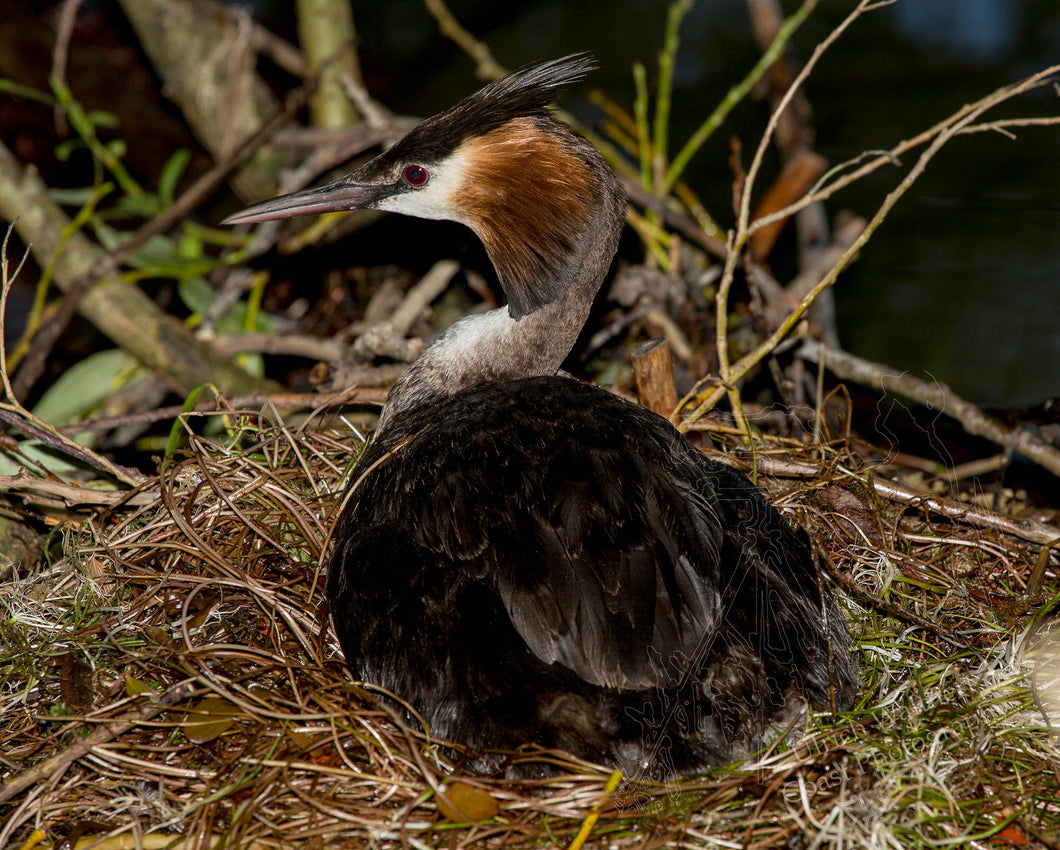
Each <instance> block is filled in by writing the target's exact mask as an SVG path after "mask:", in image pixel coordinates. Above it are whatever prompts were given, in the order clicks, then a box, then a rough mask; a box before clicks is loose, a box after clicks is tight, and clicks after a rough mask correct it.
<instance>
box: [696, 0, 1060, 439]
mask: <svg viewBox="0 0 1060 850" xmlns="http://www.w3.org/2000/svg"><path fill="white" fill-rule="evenodd" d="M861 5H862V6H865V5H866V3H865V0H863V2H862V4H861ZM858 8H859V9H860V8H861V6H859V7H858ZM848 20H849V19H848ZM833 34H834V33H833ZM822 44H823V43H822ZM820 50H821V46H818V50H817V51H815V56H817V55H818V53H819V51H820ZM809 67H811V65H809V64H808V65H807V68H809ZM804 70H805V69H804ZM1057 71H1060V66H1053V67H1051V68H1047V69H1045V70H1044V71H1039V72H1038V73H1036V74H1032V75H1031V76H1029V77H1027V78H1026V79H1024V80H1022V81H1020V82H1018V83H1015V84H1013V85H1011V86H1004V87H1002V88H1000V89H997V90H996V91H994V92H992V93H991V94H989V95H987V96H986V97H984V98H982V99H980V100H978V101H976V102H975V103H973V104H971V105H969V106H964V107H962V108H961V109H960V110H958V112H957V113H955V115H954V116H951V118H950V119H947V120H946V121H944V122H942V123H941V124H939V125H936V128H933V129H937V128H939V127H941V129H939V131H938V133H937V135H935V137H934V139H933V140H932V142H931V144H930V145H928V147H927V148H926V149H925V150H924V152H923V153H922V154H921V155H920V158H919V159H918V160H917V162H916V164H915V165H914V166H913V167H912V169H910V171H909V172H908V173H907V174H906V175H905V177H904V178H902V180H901V182H899V184H898V185H897V186H896V187H895V188H894V189H893V190H892V191H891V192H890V193H889V194H888V195H887V196H886V197H885V198H884V200H883V203H882V204H881V205H880V208H879V209H878V210H877V211H876V214H875V215H874V216H873V217H872V219H871V220H870V221H869V223H868V225H866V227H865V229H864V230H863V231H862V233H861V234H860V235H859V236H858V238H857V239H856V240H854V242H853V243H852V244H851V245H850V247H849V248H848V249H847V250H846V251H844V252H843V254H842V256H840V258H839V259H838V260H837V261H836V263H835V265H834V266H833V267H832V269H831V271H829V272H828V274H826V275H825V276H824V277H823V278H822V279H821V280H820V281H819V282H818V283H817V285H816V286H814V287H813V289H811V290H810V291H809V292H808V293H807V294H806V296H805V297H804V298H803V299H802V301H801V302H800V303H799V306H798V307H797V308H796V309H795V310H794V311H793V312H792V313H791V314H790V315H789V316H788V318H787V319H786V320H785V321H784V322H783V323H782V324H781V325H780V327H779V328H777V329H776V331H774V332H773V334H772V335H770V337H769V338H768V339H767V340H765V341H764V342H763V343H761V344H760V345H759V346H758V347H757V348H755V349H754V350H753V351H751V352H750V353H749V354H747V355H745V356H744V357H743V358H741V359H740V361H739V362H738V363H736V364H735V365H734V366H732V367H731V368H726V369H720V370H719V373H720V378H721V380H722V386H720V387H719V388H717V389H715V390H714V391H713V392H711V393H710V394H709V395H708V396H707V397H706V398H705V399H704V400H703V401H702V402H700V404H699V405H698V406H697V407H696V409H695V410H694V411H692V413H690V414H689V415H688V417H687V418H686V420H685V421H684V422H683V423H682V424H681V426H680V427H681V429H682V430H685V429H687V427H688V426H689V425H690V424H692V423H694V422H695V421H696V420H697V419H699V418H700V417H701V416H703V414H705V413H706V412H707V411H708V410H710V409H711V408H712V407H713V406H714V405H715V404H717V403H718V401H719V400H720V399H721V397H722V396H723V395H724V394H725V393H726V392H727V391H728V390H729V388H730V387H732V386H733V385H735V382H736V381H738V380H740V378H742V377H743V376H744V375H746V374H747V373H748V372H749V371H750V370H751V369H753V368H754V367H755V366H757V365H758V364H759V363H760V362H761V361H762V360H763V359H764V358H765V357H767V356H768V355H769V354H770V352H772V351H773V350H774V349H775V348H776V346H777V345H778V344H779V343H780V341H781V340H782V339H784V337H785V336H787V335H788V333H790V332H791V330H792V329H793V328H794V327H795V325H796V324H797V323H798V322H799V321H800V320H801V318H802V316H803V315H804V314H805V312H806V311H807V310H808V309H809V307H810V305H811V304H813V302H814V300H816V298H817V296H818V295H819V294H820V293H821V292H823V291H824V290H825V289H827V288H828V287H829V286H831V285H832V284H833V283H835V281H836V279H837V278H838V277H839V274H840V273H841V272H842V271H843V269H845V268H846V267H847V265H849V263H850V262H851V260H853V258H854V257H855V256H856V255H857V254H858V252H860V251H861V249H862V248H863V247H864V246H865V244H866V243H867V242H868V241H869V239H870V237H871V236H872V234H873V233H875V232H876V229H877V228H878V227H879V226H880V225H881V224H882V223H883V221H884V220H885V219H886V218H887V216H888V215H889V214H890V212H891V210H892V209H893V208H894V205H895V204H897V203H898V201H899V200H900V199H901V197H902V196H903V195H904V194H905V193H906V192H907V191H908V190H909V189H910V187H912V185H913V184H914V183H915V182H916V181H917V180H918V179H919V177H920V175H921V174H922V173H923V172H924V169H925V168H927V165H928V163H929V162H930V161H931V160H932V159H933V158H934V157H935V154H937V153H938V152H939V150H941V148H942V147H943V146H944V145H945V144H946V143H947V142H949V141H950V140H951V139H953V138H954V137H955V136H958V135H960V134H961V133H963V132H964V130H965V128H967V127H969V126H976V125H973V122H974V121H976V120H977V119H978V118H979V117H980V116H981V115H982V114H983V113H984V112H986V111H987V110H989V109H992V108H994V107H995V106H997V105H998V104H1000V103H1003V102H1005V101H1006V100H1009V99H1011V98H1013V97H1015V96H1017V95H1020V94H1023V93H1024V92H1027V91H1029V90H1031V89H1033V88H1036V87H1038V86H1040V85H1043V84H1044V83H1045V82H1046V81H1047V78H1048V77H1050V76H1051V75H1054V74H1055V73H1057ZM782 108H783V106H781V107H779V109H782ZM779 109H778V111H779ZM768 132H770V131H769V130H767V133H768ZM760 147H761V146H760ZM748 178H750V175H748ZM746 192H747V190H746V189H745V201H746ZM804 200H805V199H804ZM800 203H801V202H800ZM796 206H797V205H796ZM790 210H791V208H789V209H788V211H784V210H782V211H780V212H778V213H775V214H774V215H780V214H784V215H790ZM741 215H742V214H741ZM767 218H771V216H770V217H767ZM741 221H742V222H743V223H742V225H741V229H738V230H737V231H736V232H735V233H731V234H730V238H729V244H730V250H731V251H732V252H733V253H732V254H731V255H730V256H729V257H728V258H727V259H726V261H725V270H724V272H723V275H722V284H721V285H720V286H719V287H718V297H717V302H718V317H719V331H718V334H719V345H720V343H721V342H722V341H724V339H725V337H724V324H723V323H724V318H725V316H726V315H727V313H726V312H724V311H723V310H722V307H723V306H724V304H723V303H722V295H723V293H724V295H725V296H726V297H727V294H728V288H727V286H726V283H727V284H728V285H729V286H731V283H732V279H733V274H734V270H735V266H736V257H737V255H738V254H739V253H740V250H739V249H742V247H743V245H744V244H746V241H747V238H748V235H749V230H748V229H747V227H746V222H745V221H743V219H742V218H741ZM720 353H721V352H720V351H719V355H720ZM719 360H720V357H719Z"/></svg>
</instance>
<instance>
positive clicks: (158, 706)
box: [0, 679, 203, 803]
mask: <svg viewBox="0 0 1060 850" xmlns="http://www.w3.org/2000/svg"><path fill="white" fill-rule="evenodd" d="M201 690H203V689H202V688H201V687H200V686H199V685H198V684H197V683H196V682H195V680H194V679H186V680H184V681H182V682H179V683H177V684H176V685H174V686H173V687H171V688H169V689H168V690H167V691H166V692H165V693H163V694H162V695H161V696H160V697H158V699H157V700H155V701H154V702H153V703H151V704H150V705H148V706H145V707H144V708H142V709H141V710H140V711H139V712H138V713H137V715H136V716H135V717H132V718H128V719H124V720H120V719H119V720H111V721H109V722H105V723H103V724H102V725H101V726H100V727H99V728H98V729H96V731H95V732H93V733H92V734H91V735H88V736H87V737H85V738H81V739H80V740H78V741H76V742H74V743H73V744H71V745H70V746H69V747H67V748H66V749H65V750H63V751H62V752H61V753H58V754H57V755H54V756H52V757H51V758H50V759H48V760H47V761H46V762H44V763H43V764H38V765H36V766H34V767H32V768H30V769H29V770H24V771H23V772H22V773H20V774H19V775H18V776H16V777H15V778H14V779H9V780H8V781H7V782H5V783H4V784H3V785H2V786H0V803H6V802H7V801H8V800H10V799H11V798H13V797H15V796H17V795H18V794H21V793H22V792H23V791H25V790H26V789H27V788H29V787H31V786H33V785H36V784H37V783H38V782H41V781H42V780H45V779H51V780H53V781H55V780H57V779H58V778H59V777H60V776H62V775H63V773H65V772H66V769H67V768H68V767H70V765H71V764H73V763H74V762H75V761H77V760H78V759H79V758H81V757H82V756H86V755H88V754H89V753H90V752H92V750H93V749H95V748H96V747H98V746H100V745H101V744H105V743H106V742H107V741H109V740H111V739H112V738H117V737H119V736H120V735H124V734H125V733H126V732H128V731H129V730H130V729H132V728H133V727H134V726H136V725H137V724H139V723H143V722H144V721H145V720H150V719H151V718H152V717H154V716H155V715H157V714H160V713H162V712H163V711H165V710H166V709H168V708H172V707H173V706H175V705H176V704H177V703H180V702H183V701H184V700H186V699H188V698H189V697H192V696H194V695H195V694H196V693H198V692H200V691H201Z"/></svg>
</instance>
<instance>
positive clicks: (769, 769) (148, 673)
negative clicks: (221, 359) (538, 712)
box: [0, 413, 1060, 848]
mask: <svg viewBox="0 0 1060 850" xmlns="http://www.w3.org/2000/svg"><path fill="white" fill-rule="evenodd" d="M225 423H226V425H227V427H228V430H227V431H225V432H223V434H222V436H221V437H218V438H213V439H207V438H204V437H201V436H198V435H196V434H195V433H194V432H193V431H191V429H190V428H189V432H191V441H192V445H191V451H190V452H189V455H188V457H187V458H186V459H184V460H182V461H179V462H177V463H175V464H174V465H172V466H170V467H169V468H167V469H166V470H165V471H164V472H163V473H162V475H161V476H160V477H159V478H158V479H157V480H156V481H154V482H152V484H151V487H150V488H148V489H147V491H146V492H150V493H152V494H155V496H156V497H155V498H151V499H149V500H147V501H148V503H147V504H145V505H143V506H141V507H139V508H135V509H134V508H125V509H116V510H112V511H110V512H108V513H105V514H102V515H99V516H97V517H95V518H94V519H93V520H92V521H91V522H88V523H85V524H82V525H81V526H80V527H77V528H71V529H69V531H68V536H67V544H66V551H67V557H66V558H65V559H64V560H63V561H61V562H59V563H57V564H54V565H53V566H52V567H51V568H50V569H48V570H46V571H44V572H42V573H40V574H36V575H30V576H26V577H21V578H19V579H18V580H16V581H12V582H10V583H9V584H8V585H7V586H5V587H2V588H0V604H2V605H3V608H4V615H3V620H4V623H3V626H2V629H3V634H4V641H3V643H4V645H5V646H6V647H7V648H6V649H5V651H4V654H5V657H4V658H3V659H2V661H3V669H4V671H5V674H4V681H3V690H2V699H3V704H2V707H3V721H2V726H0V752H2V753H3V756H2V758H3V760H4V764H5V766H6V773H7V774H8V776H12V775H15V774H19V775H23V776H24V775H25V772H26V771H31V770H33V769H34V768H36V769H37V770H38V771H39V772H40V775H39V776H36V777H34V778H35V780H36V781H34V782H32V783H31V784H29V785H28V786H27V788H26V790H25V791H24V792H22V793H21V794H18V795H15V796H13V797H12V798H11V799H10V800H9V801H8V802H6V803H4V804H0V819H2V818H6V824H7V825H6V826H4V827H0V846H9V845H11V844H12V843H14V846H18V845H19V844H21V843H22V842H24V841H27V840H32V838H33V837H32V835H31V832H32V830H33V829H35V828H39V829H41V830H43V833H44V834H45V835H46V836H47V837H48V838H49V839H58V838H65V839H66V840H67V842H68V843H67V845H66V846H71V847H74V846H76V847H86V846H88V841H89V839H92V840H96V839H100V838H101V837H104V836H110V838H106V839H105V840H104V843H102V844H100V845H98V846H101V847H118V846H138V844H137V842H139V846H145V847H147V846H160V844H159V842H174V841H177V842H179V843H178V844H176V845H175V846H181V847H208V846H220V845H221V843H222V842H224V843H225V844H226V845H227V846H239V847H285V846H292V845H295V846H305V847H323V846H328V847H332V846H344V845H349V846H363V845H373V846H380V847H388V846H412V847H434V846H439V845H444V846H453V847H499V846H541V845H542V844H544V845H545V846H567V845H568V844H569V843H570V842H571V841H572V840H573V839H574V837H575V836H576V835H577V834H578V832H579V830H580V829H581V828H582V827H583V826H591V832H590V833H589V837H588V842H587V844H586V846H598V847H620V848H621V847H673V846H681V845H683V844H684V845H688V846H704V844H705V845H706V846H716V847H740V846H753V847H811V846H845V847H850V846H877V847H907V846H942V845H952V844H953V843H954V842H955V841H961V840H966V841H967V840H977V839H984V838H986V837H989V836H1001V837H1003V838H1007V839H1009V840H1016V839H1017V838H1019V839H1022V840H1025V841H1030V842H1037V843H1040V844H1043V845H1048V844H1050V843H1052V844H1054V845H1055V842H1057V840H1058V837H1060V803H1058V802H1057V796H1058V795H1057V788H1058V787H1060V783H1058V776H1057V774H1058V769H1060V744H1058V740H1057V738H1056V736H1055V735H1054V734H1053V733H1052V731H1051V730H1050V729H1049V727H1048V722H1050V716H1049V712H1050V707H1049V699H1050V698H1051V697H1050V694H1051V693H1052V692H1051V691H1050V690H1049V688H1048V687H1045V686H1044V685H1045V680H1046V679H1048V671H1049V667H1048V664H1047V663H1046V664H1038V665H1037V666H1035V661H1034V658H1035V654H1034V652H1032V651H1030V650H1031V645H1032V644H1034V643H1035V642H1036V641H1037V644H1035V645H1036V646H1037V649H1036V651H1037V653H1038V656H1037V657H1040V658H1044V659H1045V660H1046V662H1048V656H1049V653H1053V654H1054V656H1055V654H1057V653H1058V652H1060V651H1058V650H1057V649H1056V644H1055V643H1053V644H1050V643H1049V642H1048V641H1047V640H1045V639H1044V638H1043V637H1042V635H1044V634H1046V633H1047V630H1048V627H1049V624H1048V623H1042V622H1039V620H1040V617H1037V616H1036V615H1033V614H1034V612H1035V611H1037V612H1042V611H1047V610H1048V609H1049V608H1050V605H1054V604H1055V598H1056V594H1057V576H1056V573H1055V570H1053V569H1051V568H1050V569H1048V570H1047V571H1046V573H1045V586H1046V597H1047V596H1048V595H1049V594H1050V593H1051V594H1052V596H1053V602H1051V603H1050V602H1048V601H1046V602H1044V604H1043V602H1042V600H1041V599H1039V600H1038V601H1035V602H1033V604H1032V602H1028V600H1026V599H1025V598H1024V593H1025V590H1026V588H1025V583H1026V581H1027V578H1028V576H1029V575H1031V573H1032V572H1033V570H1034V569H1035V564H1036V562H1037V561H1038V552H1037V551H1036V550H1035V549H1034V548H1032V547H1029V546H1027V545H1024V544H1021V543H1018V542H1014V541H1013V540H1011V539H1009V538H1005V537H1003V536H1001V535H1000V534H997V533H994V532H988V531H982V530H972V531H969V529H967V528H961V527H959V526H955V525H949V524H944V525H940V526H938V527H935V526H934V525H933V524H932V522H931V519H932V518H931V517H930V516H928V515H926V514H909V513H906V514H904V515H903V514H902V513H901V511H900V510H899V509H897V508H895V507H894V506H891V505H888V504H882V505H877V504H875V503H874V502H873V500H871V499H868V498H866V497H865V496H864V495H863V494H864V492H865V491H864V488H863V487H862V485H861V484H860V483H859V480H858V479H857V478H855V477H854V476H853V475H851V474H849V473H844V472H842V471H841V469H842V468H844V467H846V468H849V465H850V464H852V462H853V459H852V458H850V457H846V456H844V455H842V454H841V453H840V451H839V450H838V449H829V450H826V451H825V463H826V466H828V467H829V468H830V470H831V475H830V477H829V478H828V479H825V478H821V479H818V480H815V481H807V482H805V483H804V484H803V486H801V487H800V488H798V489H797V490H794V491H793V490H792V489H791V482H785V483H784V484H783V485H782V486H781V487H776V486H773V487H769V486H767V489H768V490H770V492H771V493H772V495H773V497H774V498H775V499H776V500H777V501H778V504H780V505H781V506H782V507H783V508H784V509H785V510H786V511H787V512H788V514H789V516H794V515H796V514H797V515H798V517H799V519H800V521H801V522H804V523H805V524H806V525H808V526H809V528H810V530H811V533H812V535H813V536H814V538H815V539H816V540H817V541H819V543H820V546H821V548H822V552H823V555H824V558H823V560H824V561H825V562H826V563H827V562H832V563H835V564H837V565H838V569H839V571H840V577H841V578H842V579H843V584H844V585H846V590H841V595H842V596H843V601H844V604H846V606H847V609H848V613H849V616H850V619H851V623H852V631H853V632H854V635H855V640H856V642H857V644H858V646H859V648H860V652H861V660H862V665H863V677H862V689H861V693H862V699H861V702H860V703H859V705H858V706H857V707H856V708H855V709H854V710H853V711H852V712H850V713H848V714H847V715H845V716H843V717H840V718H837V719H835V720H834V721H832V720H831V719H829V718H817V719H815V720H813V721H811V722H810V724H809V725H808V727H807V729H806V730H804V732H803V735H802V737H801V739H800V740H799V741H798V743H796V744H794V745H793V746H791V747H790V748H787V749H779V750H778V751H776V752H770V753H766V754H764V755H763V757H762V758H761V759H760V760H759V761H758V762H757V763H755V764H754V765H745V766H743V767H742V768H739V769H737V768H733V769H729V770H723V771H717V772H715V773H713V774H711V775H708V776H706V777H703V778H702V779H699V780H696V781H691V780H690V781H681V782H675V783H670V784H667V785H648V784H637V785H630V784H629V783H625V784H621V785H619V786H618V787H617V788H616V789H615V790H614V791H613V792H608V791H606V790H605V785H606V783H607V781H608V779H609V774H608V772H607V771H605V770H603V769H601V768H597V767H594V766H592V765H586V764H580V763H576V762H572V761H570V760H569V759H565V758H564V757H563V756H562V754H552V755H550V756H548V757H550V758H552V759H554V760H555V762H556V763H557V764H559V765H561V766H563V767H564V768H566V771H567V775H564V776H562V777H559V778H555V779H548V780H539V781H536V782H531V781H521V782H515V781H508V780H504V779H498V778H485V777H480V776H476V775H474V774H472V773H470V772H468V771H467V770H466V769H463V768H462V767H461V764H460V761H459V758H460V754H459V753H456V754H454V753H453V752H452V751H451V750H445V749H441V748H439V747H437V746H435V745H434V743H433V742H431V741H430V740H429V738H428V737H427V735H426V734H425V732H424V731H423V730H417V729H411V730H410V729H406V728H404V727H403V726H401V725H400V724H399V723H398V722H396V717H395V715H394V713H393V712H392V710H391V709H390V708H389V707H388V704H387V703H385V702H381V701H378V700H376V699H375V698H374V697H373V695H372V694H370V693H368V692H366V691H365V690H364V689H362V688H361V687H359V686H358V685H357V684H355V683H354V682H352V681H351V679H350V677H349V674H348V672H347V671H346V668H345V665H344V663H343V661H342V658H341V655H340V654H339V652H338V648H337V646H336V644H335V642H334V639H333V637H332V635H331V632H330V629H328V628H326V624H327V618H326V607H325V606H324V604H323V597H322V585H321V575H320V572H319V567H318V564H319V560H320V554H321V551H322V550H323V548H324V546H325V540H326V538H327V534H328V529H329V525H330V522H331V520H332V518H333V516H334V512H335V510H336V504H337V502H338V496H337V494H339V493H341V491H342V488H343V485H344V483H345V476H346V474H347V473H348V468H349V465H350V460H351V456H350V440H349V437H348V434H347V435H344V436H341V437H340V436H338V435H337V433H336V432H334V431H330V430H326V429H324V428H322V427H320V426H319V424H318V423H314V424H313V425H312V426H311V425H309V424H306V425H303V426H302V427H301V428H300V429H298V430H297V431H292V430H291V429H289V428H288V427H286V426H284V425H283V424H282V423H279V421H278V420H276V419H273V420H270V419H268V418H266V417H264V416H262V415H260V414H254V413H248V414H245V415H243V416H242V417H240V418H237V419H233V418H232V417H229V418H228V419H226V420H225ZM200 430H202V429H200ZM774 451H777V452H780V453H781V454H784V455H785V456H791V455H792V454H793V453H795V452H796V451H798V450H797V449H795V448H793V447H792V446H788V447H786V448H783V449H774ZM817 451H818V454H817V455H816V461H817V462H818V463H820V462H821V453H820V451H821V450H817ZM841 461H842V462H843V463H842V466H841V463H840V462H841ZM785 489H786V490H787V492H783V490H785ZM858 588H860V589H861V590H860V591H859V590H858ZM896 611H897V612H899V613H901V612H906V614H908V617H906V618H904V619H902V618H898V617H894V616H891V615H892V614H893V613H895V612H896ZM1028 615H1032V616H1028ZM925 623H927V624H929V625H931V628H930V629H929V628H927V627H925V625H924V624H925ZM1029 669H1038V670H1039V671H1040V672H1042V673H1043V675H1042V680H1043V687H1042V688H1040V689H1039V690H1038V691H1037V692H1036V691H1034V690H1032V689H1031V688H1030V687H1029V681H1028V678H1027V676H1026V673H1027V671H1028V670H1029ZM1042 695H1044V696H1042ZM1051 722H1052V723H1053V724H1054V725H1055V724H1057V716H1056V715H1055V714H1054V715H1053V716H1052V718H1051ZM79 747H80V749H81V750H84V752H80V751H79V750H78V748H79ZM74 753H76V754H77V755H78V757H77V758H76V761H74V762H73V763H72V764H71V766H69V767H68V768H67V769H65V770H53V771H52V772H51V773H49V772H48V767H47V765H48V761H47V760H48V759H50V758H53V757H56V756H60V757H61V756H63V755H64V754H65V755H67V756H68V757H69V756H70V755H71V754H74ZM454 758H455V759H457V761H456V762H454V761H453V759H454ZM462 816H463V817H465V818H466V819H469V820H470V819H481V822H479V823H475V824H473V825H467V824H464V825H461V824H459V823H458V822H457V821H458V820H460V819H463V818H462ZM596 817H598V820H596V821H595V822H589V823H588V824H587V819H590V818H596ZM108 842H109V843H108ZM122 842H127V843H122ZM128 842H131V843H128ZM56 846H57V845H56Z"/></svg>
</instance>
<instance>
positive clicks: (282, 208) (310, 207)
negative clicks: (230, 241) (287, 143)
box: [221, 176, 395, 224]
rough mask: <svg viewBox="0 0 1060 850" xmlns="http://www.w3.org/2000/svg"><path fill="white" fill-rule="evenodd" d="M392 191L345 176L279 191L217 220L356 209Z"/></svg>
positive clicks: (237, 221) (246, 220)
mask: <svg viewBox="0 0 1060 850" xmlns="http://www.w3.org/2000/svg"><path fill="white" fill-rule="evenodd" d="M394 191H395V188H394V187H393V186H390V185H385V184H384V185H364V184H360V183H354V182H352V181H351V180H350V178H349V176H346V177H342V178H340V179H338V180H336V181H335V182H334V183H328V184H327V185H325V186H318V187H317V188H315V189H306V190H304V191H302V192H293V193H292V194H290V195H280V197H278V198H273V199H272V200H271V201H262V202H261V203H260V204H254V206H252V207H247V208H246V209H245V210H243V211H242V212H237V213H236V214H235V215H230V216H228V218H226V219H225V220H224V221H222V222H221V224H254V223H257V222H261V221H278V220H280V219H284V218H294V217H295V216H299V215H314V214H316V213H326V212H345V211H346V210H359V209H364V208H365V207H370V206H373V205H374V204H375V203H376V202H377V201H380V200H382V199H383V198H386V197H389V196H390V195H392V194H394Z"/></svg>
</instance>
